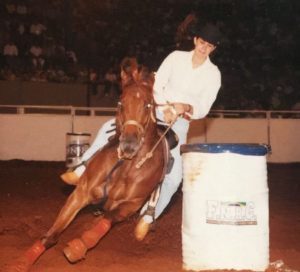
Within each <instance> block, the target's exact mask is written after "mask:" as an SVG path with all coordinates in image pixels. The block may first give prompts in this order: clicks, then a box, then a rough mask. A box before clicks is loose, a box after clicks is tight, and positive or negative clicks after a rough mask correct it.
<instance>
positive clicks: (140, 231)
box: [134, 217, 152, 241]
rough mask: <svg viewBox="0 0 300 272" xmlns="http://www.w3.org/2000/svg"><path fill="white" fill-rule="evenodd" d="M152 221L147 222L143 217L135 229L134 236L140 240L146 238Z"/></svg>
mask: <svg viewBox="0 0 300 272" xmlns="http://www.w3.org/2000/svg"><path fill="white" fill-rule="evenodd" d="M151 224H152V223H147V222H146V221H145V220H144V218H143V217H142V218H141V219H140V220H139V222H138V223H137V225H136V227H135V229H134V236H135V238H136V239H137V240H138V241H142V240H144V238H145V237H146V235H147V234H148V232H149V230H150V227H151Z"/></svg>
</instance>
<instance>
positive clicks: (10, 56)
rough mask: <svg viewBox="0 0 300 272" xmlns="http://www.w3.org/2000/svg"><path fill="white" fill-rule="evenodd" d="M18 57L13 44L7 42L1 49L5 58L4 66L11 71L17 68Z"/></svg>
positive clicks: (16, 49) (17, 51)
mask: <svg viewBox="0 0 300 272" xmlns="http://www.w3.org/2000/svg"><path fill="white" fill-rule="evenodd" d="M18 55H19V50H18V48H17V46H16V45H15V43H14V42H12V41H9V42H8V43H7V44H6V45H5V46H4V49H3V56H4V58H5V63H6V65H7V66H8V67H9V68H10V69H11V70H12V71H15V70H16V68H17V66H18Z"/></svg>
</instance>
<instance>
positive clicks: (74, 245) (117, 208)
mask: <svg viewBox="0 0 300 272" xmlns="http://www.w3.org/2000/svg"><path fill="white" fill-rule="evenodd" d="M142 203H143V199H141V198H136V199H133V200H120V201H113V200H108V201H107V202H106V204H105V206H104V209H105V210H106V212H105V216H104V217H103V218H101V219H100V220H99V221H98V223H97V224H96V225H95V226H94V227H92V228H91V229H89V230H87V231H85V232H84V233H83V234H82V236H81V237H80V238H77V239H74V240H72V241H71V242H69V243H68V246H67V247H66V248H65V249H64V254H65V256H66V257H67V259H68V260H69V261H70V262H71V263H74V262H77V261H80V260H81V259H83V258H84V257H85V255H86V252H87V251H88V250H89V249H91V248H93V247H94V246H96V245H97V243H98V242H99V241H100V239H101V238H102V237H103V236H104V235H105V234H106V233H107V232H108V231H109V230H110V228H111V226H112V223H115V222H121V221H124V220H125V219H126V218H128V217H129V216H131V215H132V214H134V213H135V212H136V211H137V210H138V209H139V208H140V206H141V205H142Z"/></svg>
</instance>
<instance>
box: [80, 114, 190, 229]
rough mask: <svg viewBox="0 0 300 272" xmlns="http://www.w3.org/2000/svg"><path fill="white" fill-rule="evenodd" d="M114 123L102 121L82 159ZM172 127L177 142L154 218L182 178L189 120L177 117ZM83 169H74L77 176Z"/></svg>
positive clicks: (92, 151) (95, 148)
mask: <svg viewBox="0 0 300 272" xmlns="http://www.w3.org/2000/svg"><path fill="white" fill-rule="evenodd" d="M156 114H157V118H158V119H160V120H163V114H162V113H161V112H160V111H157V112H156ZM114 123H115V118H113V119H111V120H109V121H107V122H106V123H104V125H103V126H102V127H101V128H100V130H99V132H98V134H97V136H96V138H95V140H94V142H93V143H92V145H91V146H90V148H89V149H88V150H87V151H86V152H85V153H84V154H83V156H82V160H83V161H86V160H88V159H89V158H91V157H92V156H93V155H94V154H95V153H96V151H98V150H99V149H100V148H102V147H103V146H104V145H105V144H106V143H107V141H108V138H109V137H110V136H111V135H113V134H114V133H115V132H110V133H107V131H109V130H111V129H113V128H114V127H113V126H112V125H113V124H114ZM172 129H173V130H174V131H175V133H176V134H177V136H178V138H179V143H178V145H177V146H176V147H175V148H174V149H172V150H171V154H172V156H173V158H174V165H173V168H172V170H171V172H170V173H169V174H167V175H166V176H165V179H164V181H163V183H162V186H161V191H160V197H159V200H158V203H157V205H156V208H155V219H156V218H158V217H159V216H160V215H161V213H162V212H163V210H164V209H165V208H166V206H167V205H168V204H169V202H170V200H171V198H172V196H173V194H174V193H175V192H176V191H177V189H178V187H179V185H180V183H181V180H182V159H181V156H180V146H181V145H182V144H185V143H186V139H187V133H188V129H189V122H188V121H187V120H185V119H183V118H178V120H177V121H176V122H175V123H174V125H173V127H172ZM84 170H85V166H80V167H78V168H77V169H76V170H75V173H76V174H77V175H78V176H81V175H82V173H83V172H84ZM147 204H148V203H146V204H145V205H144V207H143V208H142V210H141V213H143V212H144V211H145V210H146V208H147V206H148V205H147ZM146 221H148V222H149V223H150V222H151V221H152V218H151V217H147V219H146Z"/></svg>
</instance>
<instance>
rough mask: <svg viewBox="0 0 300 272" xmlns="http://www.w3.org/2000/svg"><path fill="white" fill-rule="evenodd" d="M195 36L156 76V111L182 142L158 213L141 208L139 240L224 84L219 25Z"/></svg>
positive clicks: (71, 176) (102, 138)
mask: <svg viewBox="0 0 300 272" xmlns="http://www.w3.org/2000/svg"><path fill="white" fill-rule="evenodd" d="M193 37H194V38H193V43H194V50H192V51H174V52H172V53H171V54H169V55H168V56H167V57H166V58H165V60H164V61H163V62H162V64H161V66H160V67H159V69H158V71H157V73H156V75H155V83H154V87H153V88H154V99H155V102H156V103H157V104H158V105H159V106H158V107H157V110H156V114H157V118H158V119H160V120H164V121H165V123H167V124H170V123H171V122H173V121H175V122H174V125H173V126H172V129H173V130H174V131H175V133H176V134H177V136H178V139H179V143H178V145H177V146H176V147H175V148H174V149H172V150H171V154H172V156H173V158H174V165H173V168H172V170H171V171H170V173H169V174H167V175H166V176H165V179H164V181H163V183H162V186H161V192H160V196H159V200H158V203H157V205H156V207H155V214H154V216H151V215H148V214H146V215H143V214H144V212H145V210H146V209H147V206H148V205H147V203H146V204H145V205H144V207H143V208H142V210H141V214H142V215H143V216H142V218H141V219H140V221H139V223H138V225H137V227H136V231H135V235H136V238H137V239H138V240H142V239H143V238H144V237H145V236H146V234H147V233H148V231H149V228H150V226H151V224H152V222H153V220H154V219H156V218H157V217H158V216H160V214H161V213H162V212H163V210H164V209H165V208H166V206H167V205H168V203H169V202H170V200H171V197H172V196H173V194H174V193H175V192H176V191H177V189H178V187H179V185H180V183H181V180H182V160H181V156H180V145H182V144H185V143H186V140H187V133H188V129H189V123H190V119H201V118H204V117H205V116H206V115H207V113H208V112H209V110H210V108H211V106H212V104H213V102H214V101H215V99H216V96H217V94H218V91H219V88H220V86H221V73H220V71H219V69H218V67H217V66H216V65H214V64H213V63H212V62H211V60H210V58H209V56H210V54H211V53H212V52H213V51H214V50H215V49H216V47H217V46H218V45H219V43H220V37H221V34H220V32H219V30H218V28H217V27H216V26H215V25H213V24H207V25H204V26H200V27H197V28H195V31H194V33H193ZM113 123H114V119H112V120H110V121H108V122H106V123H105V124H104V125H103V126H102V128H101V129H100V131H99V133H98V135H97V136H96V138H95V141H94V143H93V144H92V145H91V147H90V148H89V150H87V151H86V153H85V154H84V155H83V157H82V160H83V161H85V160H88V159H89V158H90V157H91V156H92V155H93V154H94V153H95V152H96V151H97V150H98V149H99V148H101V147H103V146H104V145H105V144H106V143H107V140H108V138H109V137H110V136H111V135H112V134H113V132H108V133H107V131H111V129H112V127H113ZM84 169H85V166H83V165H81V166H79V167H78V168H77V169H75V171H74V172H67V173H65V174H63V175H62V179H63V180H64V181H66V182H67V183H76V180H78V177H79V176H80V175H81V174H82V173H83V171H84Z"/></svg>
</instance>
